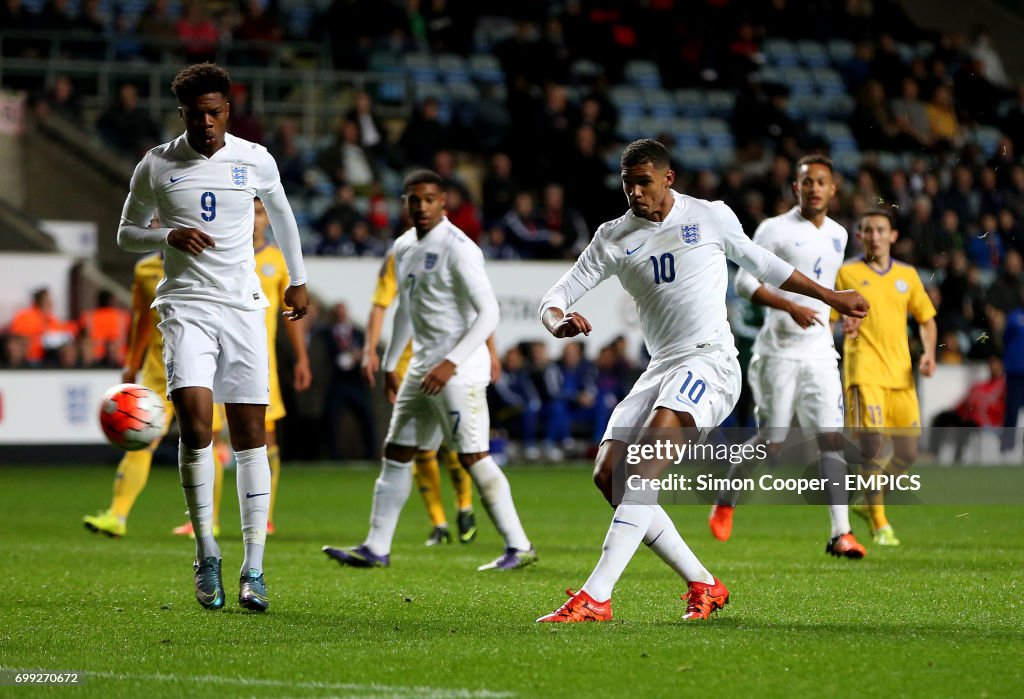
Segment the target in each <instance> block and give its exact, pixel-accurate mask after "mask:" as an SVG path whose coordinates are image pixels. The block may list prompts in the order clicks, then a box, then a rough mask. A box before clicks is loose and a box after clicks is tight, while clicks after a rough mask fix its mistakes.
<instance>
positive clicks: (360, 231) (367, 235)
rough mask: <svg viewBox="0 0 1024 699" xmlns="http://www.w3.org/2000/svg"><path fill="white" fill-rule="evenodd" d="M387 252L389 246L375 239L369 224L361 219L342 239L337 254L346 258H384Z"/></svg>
mask: <svg viewBox="0 0 1024 699" xmlns="http://www.w3.org/2000/svg"><path fill="white" fill-rule="evenodd" d="M386 252H387V245H385V244H384V242H383V241H382V240H380V239H378V238H374V237H373V233H372V231H371V230H370V224H369V222H368V221H367V220H366V219H365V218H361V219H359V220H357V221H356V222H355V223H354V224H352V228H351V229H350V230H349V231H348V232H347V233H346V234H345V235H343V236H342V237H341V240H340V241H339V245H338V252H337V253H336V254H339V255H343V256H344V257H383V256H384V253H386Z"/></svg>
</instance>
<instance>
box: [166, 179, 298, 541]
mask: <svg viewBox="0 0 1024 699" xmlns="http://www.w3.org/2000/svg"><path fill="white" fill-rule="evenodd" d="M254 203H255V214H254V219H253V234H252V244H253V247H254V248H255V252H256V274H257V275H258V276H259V278H260V285H261V286H262V287H263V295H264V296H265V297H266V298H267V301H268V302H269V303H270V305H269V306H267V315H266V318H267V344H268V345H269V346H270V405H269V406H267V417H266V421H267V459H268V460H269V461H270V509H269V510H268V512H267V534H273V533H274V532H275V530H276V529H275V527H274V503H275V502H276V501H277V484H278V481H279V480H280V477H281V450H280V449H279V448H278V446H277V430H276V429H275V426H276V423H277V421H278V420H280V419H281V418H283V417H284V416H285V409H284V400H282V398H281V384H280V381H279V380H278V378H277V345H276V343H277V324H278V319H279V316H280V315H281V300H282V298H283V297H284V290H285V289H287V288H288V269H287V268H286V267H285V264H284V255H282V254H281V248H279V247H277V246H276V245H271V244H270V243H269V242H267V236H266V231H267V226H268V225H270V219H269V218H267V210H266V209H265V208H263V202H261V201H260V200H259V199H256V200H255V202H254ZM285 331H286V332H287V333H288V341H289V342H290V343H291V345H292V349H294V350H295V384H294V387H295V390H296V391H299V392H301V391H305V390H306V389H307V388H309V385H310V384H311V383H312V381H313V374H312V372H311V371H310V368H309V356H308V355H307V353H306V341H305V338H304V337H303V326H302V324H301V323H285ZM221 414H223V411H222V410H221V409H219V408H218V409H217V410H214V415H215V416H217V415H221ZM215 419H216V417H215ZM216 433H217V430H216V429H215V430H214V434H216ZM215 465H216V473H217V481H216V482H218V483H219V482H220V481H221V480H222V479H223V473H224V467H223V465H222V464H221V462H220V461H217V462H216V464H215ZM213 507H214V511H215V512H218V511H219V510H220V491H219V490H218V491H217V492H216V493H214V496H213ZM174 533H175V534H180V535H187V536H192V535H193V532H192V522H186V523H185V524H183V525H181V526H180V527H176V528H175V529H174Z"/></svg>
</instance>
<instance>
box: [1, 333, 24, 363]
mask: <svg viewBox="0 0 1024 699" xmlns="http://www.w3.org/2000/svg"><path fill="white" fill-rule="evenodd" d="M0 339H2V340H3V353H2V355H0V366H2V367H3V368H4V369H27V368H29V367H30V366H31V364H29V361H28V338H27V337H23V336H22V335H14V334H8V335H0Z"/></svg>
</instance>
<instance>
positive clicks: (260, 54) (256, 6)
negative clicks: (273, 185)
mask: <svg viewBox="0 0 1024 699" xmlns="http://www.w3.org/2000/svg"><path fill="white" fill-rule="evenodd" d="M283 36H284V30H283V29H282V27H281V20H280V18H279V17H276V16H275V15H274V13H272V12H268V11H267V8H265V7H264V2H263V0H248V1H247V2H246V3H245V6H244V7H243V9H242V21H241V22H239V24H238V26H237V27H235V31H234V37H235V39H236V40H237V41H244V42H256V43H257V44H262V45H257V46H251V47H249V48H246V49H245V50H244V51H239V52H237V53H236V54H235V55H236V56H237V60H238V62H239V63H241V64H242V65H256V66H265V65H269V64H270V60H271V58H272V57H273V55H274V48H273V47H274V45H275V44H279V43H280V42H281V38H282V37H283ZM233 108H234V104H232V111H234V109H233ZM232 116H234V115H233V114H232ZM257 142H258V141H257Z"/></svg>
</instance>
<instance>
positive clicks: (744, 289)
mask: <svg viewBox="0 0 1024 699" xmlns="http://www.w3.org/2000/svg"><path fill="white" fill-rule="evenodd" d="M768 230H769V229H768V227H767V226H765V224H764V222H762V223H761V225H759V226H758V227H757V230H756V231H755V232H754V243H755V244H757V245H760V246H761V247H763V248H765V249H766V250H771V251H772V252H774V250H773V247H772V242H773V241H772V239H771V236H770V235H769V233H768ZM760 286H761V282H759V281H758V280H757V279H755V278H754V276H753V275H752V274H751V273H750V272H748V271H747V270H745V269H743V268H740V270H739V271H738V272H736V282H735V287H736V293H737V295H739V296H741V297H742V298H745V299H747V300H748V301H749V300H750V299H751V297H753V295H754V292H755V291H757V290H758V288H760Z"/></svg>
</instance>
